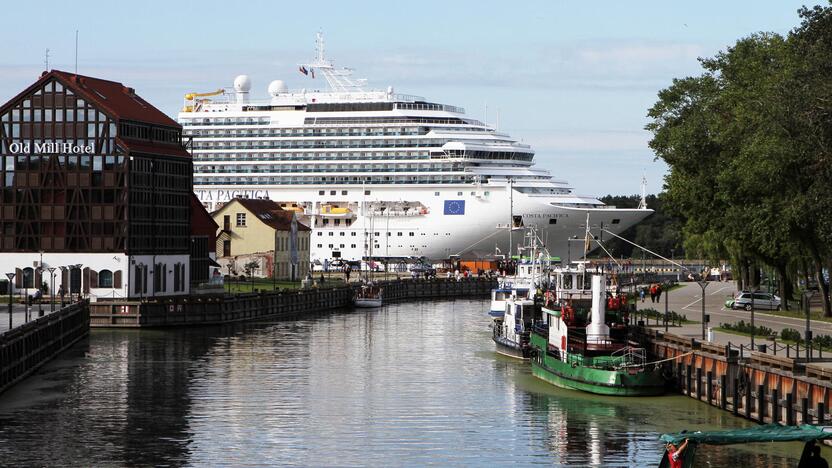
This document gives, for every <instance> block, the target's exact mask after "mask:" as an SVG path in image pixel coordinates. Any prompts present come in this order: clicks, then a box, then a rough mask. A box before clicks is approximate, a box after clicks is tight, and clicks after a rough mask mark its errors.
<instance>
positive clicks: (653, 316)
mask: <svg viewBox="0 0 832 468" xmlns="http://www.w3.org/2000/svg"><path fill="white" fill-rule="evenodd" d="M638 313H639V314H642V315H644V316H645V317H647V318H649V319H650V320H664V312H659V311H658V310H656V309H641V310H639V311H638ZM667 315H668V316H669V317H668V318H669V319H670V322H672V323H677V322H678V323H688V322H689V321H688V316H687V315H684V314H677V313H676V312H674V311H672V310H671V311H668V313H667Z"/></svg>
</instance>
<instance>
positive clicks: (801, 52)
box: [646, 6, 832, 315]
mask: <svg viewBox="0 0 832 468" xmlns="http://www.w3.org/2000/svg"><path fill="white" fill-rule="evenodd" d="M799 13H800V16H801V18H802V23H801V24H800V26H798V27H797V28H795V29H794V30H793V31H792V32H790V33H789V34H788V35H787V36H785V37H784V36H781V35H779V34H774V33H757V34H752V35H750V36H748V37H745V38H742V39H740V40H738V41H737V42H736V44H734V45H733V46H731V47H729V48H727V49H726V50H724V51H721V52H719V53H718V54H716V56H714V57H710V58H705V59H700V60H701V63H702V66H703V68H704V72H703V73H702V74H701V75H699V76H694V77H686V78H682V79H676V80H674V81H673V84H672V85H671V86H670V87H668V88H667V89H664V90H661V91H660V92H659V95H658V101H657V102H656V103H655V105H654V106H653V107H652V108H651V109H650V110H649V112H648V117H649V118H650V119H651V121H650V123H649V124H648V125H647V127H646V128H647V130H649V131H650V132H651V133H652V135H653V136H652V139H651V141H650V143H649V144H650V147H651V148H652V149H653V151H654V152H655V154H656V157H657V159H662V160H663V161H665V162H666V163H667V164H668V166H669V168H670V172H669V174H668V176H667V178H666V180H665V190H666V191H665V194H664V198H665V199H666V202H667V205H668V206H667V210H666V211H667V212H668V213H672V215H674V216H678V217H679V218H681V219H682V220H683V221H682V222H681V223H682V227H681V231H682V235H683V238H684V248H685V250H686V251H687V253H688V255H689V256H695V257H699V256H701V257H703V258H709V259H712V260H715V259H718V258H729V259H731V260H732V263H733V265H734V266H735V269H737V270H740V269H743V268H751V267H752V266H753V265H754V264H761V263H762V264H767V265H770V266H771V267H773V268H775V269H776V270H777V272H778V274H780V275H781V276H784V275H786V274H788V272H789V271H794V270H795V268H796V266H795V265H796V264H797V265H798V266H799V267H800V268H804V264H805V260H806V259H808V260H809V261H810V262H811V265H812V266H810V267H807V268H808V269H815V270H817V269H818V267H819V266H821V265H823V264H824V263H825V262H827V261H828V259H829V258H830V257H832V217H830V216H828V213H829V212H830V211H832V191H830V190H829V180H830V178H832V145H830V142H832V86H830V80H829V77H830V76H832V7H819V6H818V7H814V8H811V9H807V8H803V9H801V10H800V11H799ZM804 271H805V269H804ZM781 294H783V291H781ZM824 296H826V295H824ZM824 306H825V310H826V313H827V315H829V314H830V313H832V310H830V306H829V303H828V301H826V299H825V297H824Z"/></svg>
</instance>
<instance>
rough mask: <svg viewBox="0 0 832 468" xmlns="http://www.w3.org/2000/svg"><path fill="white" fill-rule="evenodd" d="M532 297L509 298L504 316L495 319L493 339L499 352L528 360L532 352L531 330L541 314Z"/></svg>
mask: <svg viewBox="0 0 832 468" xmlns="http://www.w3.org/2000/svg"><path fill="white" fill-rule="evenodd" d="M537 309H538V308H537V306H536V305H535V302H534V301H533V300H531V299H525V298H524V299H516V298H509V300H508V301H506V310H505V314H504V315H503V317H498V318H495V319H494V327H493V336H492V339H493V340H494V343H495V344H496V345H497V352H498V353H500V354H502V355H504V356H509V357H513V358H517V359H523V360H528V359H529V355H530V354H531V348H530V347H529V332H530V330H531V329H532V324H533V323H534V320H535V317H537V316H538V315H539V313H538V312H537Z"/></svg>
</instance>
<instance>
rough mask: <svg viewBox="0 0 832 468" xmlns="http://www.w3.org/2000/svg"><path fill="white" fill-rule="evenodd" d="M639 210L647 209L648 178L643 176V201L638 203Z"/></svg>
mask: <svg viewBox="0 0 832 468" xmlns="http://www.w3.org/2000/svg"><path fill="white" fill-rule="evenodd" d="M638 209H640V210H646V209H647V176H646V175H642V176H641V200H640V201H639V202H638Z"/></svg>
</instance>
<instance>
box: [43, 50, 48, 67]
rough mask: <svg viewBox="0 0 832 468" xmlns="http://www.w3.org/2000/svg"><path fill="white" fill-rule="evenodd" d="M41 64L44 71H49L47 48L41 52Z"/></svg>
mask: <svg viewBox="0 0 832 468" xmlns="http://www.w3.org/2000/svg"><path fill="white" fill-rule="evenodd" d="M43 65H44V66H45V67H46V71H49V49H46V52H45V53H44V54H43Z"/></svg>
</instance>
